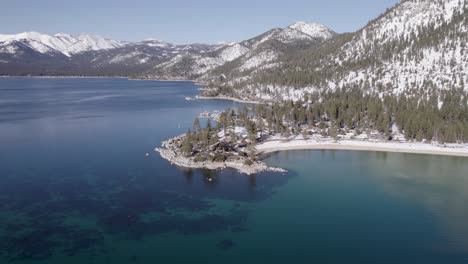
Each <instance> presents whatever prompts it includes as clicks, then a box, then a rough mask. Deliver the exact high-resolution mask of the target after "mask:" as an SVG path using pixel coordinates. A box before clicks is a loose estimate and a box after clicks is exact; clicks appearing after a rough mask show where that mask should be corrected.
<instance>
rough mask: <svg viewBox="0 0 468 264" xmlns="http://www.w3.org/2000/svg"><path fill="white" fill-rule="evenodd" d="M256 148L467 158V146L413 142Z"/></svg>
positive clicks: (296, 141)
mask: <svg viewBox="0 0 468 264" xmlns="http://www.w3.org/2000/svg"><path fill="white" fill-rule="evenodd" d="M256 148H257V151H259V152H261V153H263V154H267V153H272V152H277V151H286V150H356V151H378V152H397V153H412V154H428V155H444V156H459V157H468V145H461V144H448V145H446V146H445V147H444V146H439V145H436V144H429V143H414V142H401V143H400V142H372V141H357V140H341V141H337V142H334V141H331V140H330V141H326V142H318V141H315V140H304V139H294V140H290V141H281V140H272V141H267V142H264V143H261V144H258V145H257V147H256Z"/></svg>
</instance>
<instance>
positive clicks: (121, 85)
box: [0, 78, 468, 264]
mask: <svg viewBox="0 0 468 264" xmlns="http://www.w3.org/2000/svg"><path fill="white" fill-rule="evenodd" d="M197 88H199V87H198V86H196V85H194V84H193V83H190V82H157V81H129V80H126V79H37V78H0V263H51V264H55V263H57V264H58V263H60V264H63V263H72V264H74V263H80V264H83V263H468V206H467V204H468V159H467V158H460V157H439V156H430V155H410V154H398V153H376V152H355V151H290V152H281V153H275V154H272V155H270V156H268V157H267V158H266V159H265V161H266V162H267V163H268V164H270V165H272V166H279V167H284V168H286V169H288V170H289V172H288V173H286V174H278V173H261V174H257V175H253V176H246V175H241V174H238V173H237V172H235V171H231V170H229V171H222V172H219V171H214V172H213V171H204V170H188V169H182V168H178V167H175V166H171V165H170V164H169V163H168V162H167V161H165V160H162V159H161V158H160V157H159V156H158V155H157V154H156V153H154V152H153V149H154V148H155V147H157V146H159V144H160V142H161V141H162V140H165V139H167V138H169V137H172V136H174V135H178V134H181V133H183V132H185V131H186V130H187V129H188V128H190V127H191V125H192V122H193V119H194V118H195V117H196V116H198V114H199V113H200V112H203V111H213V110H224V109H225V108H227V107H236V106H237V104H236V103H232V102H227V101H218V100H194V101H186V100H185V99H184V98H185V97H187V96H194V95H196V94H197V93H198V91H197ZM145 153H150V154H151V155H150V156H149V157H146V156H145Z"/></svg>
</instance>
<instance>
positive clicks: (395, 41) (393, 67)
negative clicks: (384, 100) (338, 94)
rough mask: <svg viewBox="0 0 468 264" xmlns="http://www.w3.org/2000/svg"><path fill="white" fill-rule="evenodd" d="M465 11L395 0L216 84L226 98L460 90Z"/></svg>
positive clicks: (433, 2) (465, 80) (467, 78)
mask: <svg viewBox="0 0 468 264" xmlns="http://www.w3.org/2000/svg"><path fill="white" fill-rule="evenodd" d="M467 9H468V7H467V3H466V1H461V0H406V1H402V2H401V3H400V4H398V5H396V6H395V7H394V8H392V9H390V10H388V11H387V12H386V13H385V14H383V15H381V16H380V17H379V18H377V19H375V20H373V21H371V22H370V23H369V24H368V25H367V26H365V27H364V28H362V29H361V30H359V31H358V32H356V33H353V34H351V35H342V36H339V37H338V38H334V39H331V40H330V41H328V42H327V43H325V44H324V45H322V46H320V47H319V48H314V49H303V50H299V51H297V52H296V53H295V54H287V56H283V57H281V58H279V59H278V60H277V61H275V62H276V63H277V65H282V66H281V67H276V68H275V67H267V68H265V69H260V70H257V71H256V74H255V75H254V76H252V75H250V74H248V73H247V74H244V75H242V74H240V75H237V76H233V77H232V78H230V79H229V80H227V81H224V82H223V83H221V84H219V86H221V87H223V86H224V87H226V89H227V90H229V91H232V90H233V89H231V88H232V87H237V88H236V89H234V91H235V95H234V96H238V97H246V96H248V97H252V95H255V96H256V97H258V98H263V99H269V100H281V99H295V100H298V99H300V98H301V97H302V96H303V95H304V94H305V93H311V92H315V91H327V90H335V89H338V88H350V87H359V88H360V89H362V90H365V91H367V92H369V93H378V94H380V96H384V95H399V94H402V93H406V94H413V95H418V96H430V95H431V94H434V91H440V90H450V89H462V90H463V89H464V90H468V56H467V55H468V46H467V44H466V43H468V13H467V12H468V11H467ZM290 28H291V27H290ZM295 28H300V26H299V24H298V25H297V26H295ZM304 31H307V30H304ZM229 87H231V88H229Z"/></svg>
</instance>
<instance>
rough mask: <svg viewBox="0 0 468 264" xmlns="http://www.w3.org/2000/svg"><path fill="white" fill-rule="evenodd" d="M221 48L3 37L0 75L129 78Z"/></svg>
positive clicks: (67, 37)
mask: <svg viewBox="0 0 468 264" xmlns="http://www.w3.org/2000/svg"><path fill="white" fill-rule="evenodd" d="M221 46H223V45H218V44H216V45H208V44H187V45H175V44H171V43H167V42H164V41H160V40H155V39H147V40H144V41H139V42H124V41H116V40H111V39H107V38H103V37H100V36H93V35H86V34H82V35H77V36H72V35H69V34H55V35H47V34H41V33H36V32H26V33H20V34H15V35H0V74H6V75H24V74H32V75H38V74H41V75H42V74H46V75H119V76H122V75H123V76H130V75H136V74H138V73H141V72H144V71H147V70H148V69H150V68H152V67H154V66H155V65H157V64H159V63H162V62H165V61H167V60H170V59H171V58H173V57H175V56H177V55H178V54H180V53H186V52H191V53H194V54H197V53H203V52H210V51H213V50H216V49H218V48H219V47H221Z"/></svg>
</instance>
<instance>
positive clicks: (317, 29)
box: [288, 21, 336, 39]
mask: <svg viewBox="0 0 468 264" xmlns="http://www.w3.org/2000/svg"><path fill="white" fill-rule="evenodd" d="M288 28H290V29H294V30H297V31H300V32H302V33H304V34H307V35H309V36H311V37H313V38H323V39H329V38H331V37H333V35H335V34H336V33H335V32H334V31H332V30H331V29H329V28H328V27H326V26H324V25H322V24H319V23H306V22H303V21H299V22H296V23H294V24H292V25H290V26H289V27H288Z"/></svg>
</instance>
